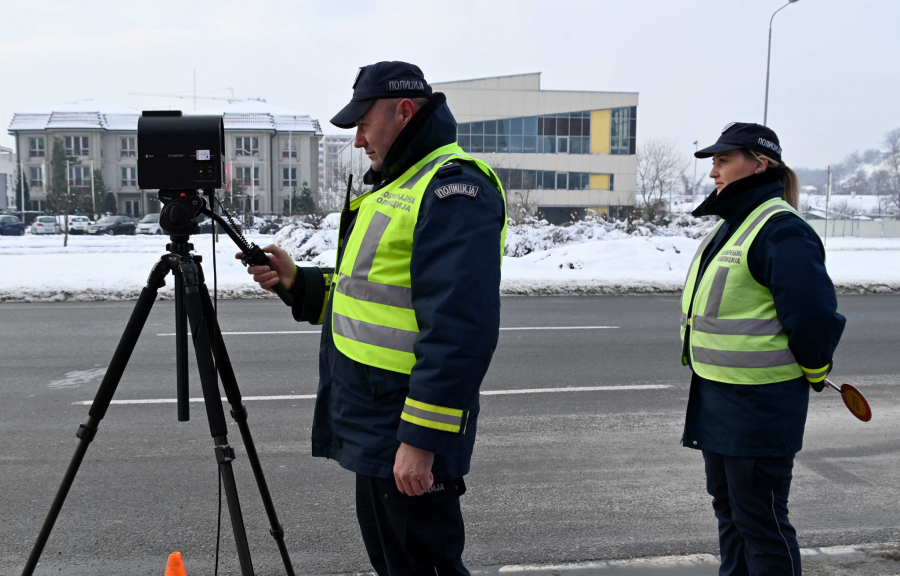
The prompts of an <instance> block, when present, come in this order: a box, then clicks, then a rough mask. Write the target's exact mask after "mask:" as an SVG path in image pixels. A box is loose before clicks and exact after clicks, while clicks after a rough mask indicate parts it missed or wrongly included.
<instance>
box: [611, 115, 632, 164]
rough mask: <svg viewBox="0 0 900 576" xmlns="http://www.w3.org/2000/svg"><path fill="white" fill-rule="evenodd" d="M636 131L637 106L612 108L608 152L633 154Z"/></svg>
mask: <svg viewBox="0 0 900 576" xmlns="http://www.w3.org/2000/svg"><path fill="white" fill-rule="evenodd" d="M636 132H637V106H631V107H629V108H613V109H612V111H611V113H610V125H609V153H610V154H618V155H629V154H634V153H635V150H636V147H635V143H636V136H637V135H636Z"/></svg>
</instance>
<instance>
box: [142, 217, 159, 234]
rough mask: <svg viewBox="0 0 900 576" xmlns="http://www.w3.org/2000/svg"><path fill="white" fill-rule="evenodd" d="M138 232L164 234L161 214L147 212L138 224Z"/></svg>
mask: <svg viewBox="0 0 900 576" xmlns="http://www.w3.org/2000/svg"><path fill="white" fill-rule="evenodd" d="M137 231H138V234H162V233H163V231H162V228H161V227H160V225H159V214H158V213H157V214H147V215H146V216H144V218H143V219H141V223H140V224H138V228H137Z"/></svg>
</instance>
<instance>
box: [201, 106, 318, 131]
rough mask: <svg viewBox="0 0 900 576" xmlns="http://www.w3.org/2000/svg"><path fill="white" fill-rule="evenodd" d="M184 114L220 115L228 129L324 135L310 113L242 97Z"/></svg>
mask: <svg viewBox="0 0 900 576" xmlns="http://www.w3.org/2000/svg"><path fill="white" fill-rule="evenodd" d="M185 114H190V115H194V114H209V115H214V116H219V115H221V116H222V117H223V119H224V121H225V129H226V130H277V131H279V132H315V133H316V134H319V135H321V134H322V126H321V125H320V124H319V121H318V120H316V119H315V118H312V117H311V116H310V115H309V114H303V113H301V112H297V111H296V110H291V109H289V108H283V107H281V106H275V105H273V104H267V103H266V102H260V101H258V100H240V101H237V102H229V103H228V104H223V105H220V106H214V107H212V108H204V109H203V110H197V111H191V112H185Z"/></svg>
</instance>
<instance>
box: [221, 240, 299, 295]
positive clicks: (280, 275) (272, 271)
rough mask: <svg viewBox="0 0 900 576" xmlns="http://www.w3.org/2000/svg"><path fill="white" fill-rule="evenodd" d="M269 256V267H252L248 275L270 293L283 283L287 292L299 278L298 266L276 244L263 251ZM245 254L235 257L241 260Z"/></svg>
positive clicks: (240, 253) (248, 270)
mask: <svg viewBox="0 0 900 576" xmlns="http://www.w3.org/2000/svg"><path fill="white" fill-rule="evenodd" d="M262 251H263V252H265V253H266V254H268V255H269V265H268V266H250V267H249V268H247V273H248V274H252V275H253V281H254V282H256V283H257V284H259V287H260V288H262V289H263V290H268V291H269V292H274V290H272V286H274V285H276V284H278V283H279V282H281V284H282V285H283V286H284V288H285V290H290V289H291V286H292V285H293V284H294V278H296V277H297V265H296V264H294V261H293V260H291V257H290V255H289V254H288V253H287V252H285V251H284V250H282V249H281V248H279V247H278V246H276V245H274V244H270V245H268V246H266V247H265V248H263V249H262ZM243 256H244V253H243V252H238V253H237V254H235V255H234V257H235V258H237V259H238V260H240V259H241V258H243Z"/></svg>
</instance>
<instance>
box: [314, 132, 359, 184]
mask: <svg viewBox="0 0 900 576" xmlns="http://www.w3.org/2000/svg"><path fill="white" fill-rule="evenodd" d="M348 142H351V143H352V142H353V135H352V134H341V135H334V134H326V135H325V136H323V137H322V140H320V141H319V190H336V189H337V188H340V186H338V177H337V176H338V175H337V172H336V171H335V170H336V169H337V167H338V164H339V162H340V152H341V148H343V147H344V145H346V144H347V143H348Z"/></svg>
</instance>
